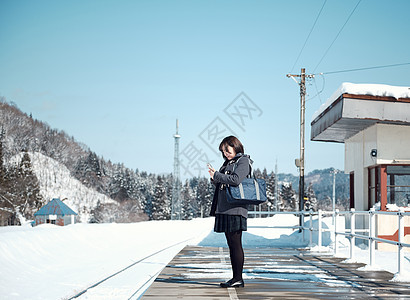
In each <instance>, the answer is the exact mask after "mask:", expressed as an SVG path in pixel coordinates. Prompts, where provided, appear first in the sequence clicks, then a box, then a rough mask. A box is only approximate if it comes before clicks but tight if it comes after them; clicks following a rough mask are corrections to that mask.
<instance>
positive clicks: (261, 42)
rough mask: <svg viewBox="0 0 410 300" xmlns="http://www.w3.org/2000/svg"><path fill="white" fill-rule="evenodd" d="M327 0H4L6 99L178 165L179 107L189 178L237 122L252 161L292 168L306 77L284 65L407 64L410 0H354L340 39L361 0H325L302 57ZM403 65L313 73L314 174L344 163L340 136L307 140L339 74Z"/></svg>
mask: <svg viewBox="0 0 410 300" xmlns="http://www.w3.org/2000/svg"><path fill="white" fill-rule="evenodd" d="M323 3H324V1H274V0H269V1H262V0H259V1H250V0H249V1H226V0H218V1H191V0H190V1H165V0H164V1H155V0H154V1H114V0H112V1H108V0H106V1H102V0H98V1H97V0H95V1H76V0H74V1H44V0H38V1H24V0H21V1H8V0H1V1H0V42H1V47H0V66H1V67H0V96H3V97H5V98H6V99H7V100H8V101H12V102H14V103H16V104H17V106H18V107H19V108H20V109H21V110H22V111H24V112H26V113H32V115H33V117H34V118H36V119H39V120H42V121H44V122H46V123H48V124H49V125H50V126H51V127H52V128H57V129H60V130H64V131H65V132H66V133H68V134H69V135H71V136H74V137H75V139H76V140H77V141H80V142H82V143H84V144H86V145H88V146H89V147H90V148H91V150H93V151H94V152H96V153H97V154H98V155H100V156H103V157H104V158H105V159H107V160H108V159H109V160H111V161H113V162H123V163H124V164H125V165H126V166H128V167H130V168H134V169H135V168H138V169H140V170H144V171H148V172H154V173H164V172H172V170H173V158H174V140H173V134H174V132H175V120H176V119H177V118H178V119H179V124H180V128H179V133H180V134H181V136H182V138H181V140H180V152H181V163H182V164H183V166H182V167H183V168H182V170H181V173H182V175H184V174H185V175H188V173H186V172H185V169H184V168H187V169H188V170H189V172H190V173H191V174H193V175H205V169H206V164H205V162H204V161H206V160H209V161H211V162H212V164H213V165H214V166H219V165H220V163H221V158H220V156H219V155H218V154H216V153H215V152H214V150H216V149H215V145H216V144H217V143H218V142H219V139H218V138H219V136H223V135H224V134H225V133H226V134H230V133H231V132H233V133H235V134H236V135H238V137H239V138H240V140H241V141H242V142H243V144H244V146H245V151H246V152H247V153H249V154H250V155H251V157H252V158H253V159H254V160H255V166H256V167H259V168H264V167H266V168H267V170H268V171H271V170H274V167H275V162H276V160H277V161H278V169H279V172H285V173H294V174H297V172H298V170H297V168H296V167H295V165H294V159H295V158H298V156H299V114H300V112H299V107H300V102H299V101H300V99H299V87H298V85H297V84H296V83H295V82H294V81H293V80H292V79H289V78H287V77H286V74H287V73H289V72H292V73H295V74H297V73H300V69H301V68H302V67H304V68H306V72H307V73H313V72H314V73H320V72H331V71H339V70H346V69H354V68H362V67H373V66H381V65H390V64H400V63H408V62H410V58H409V53H410V52H409V48H410V39H409V32H410V23H409V22H408V12H409V11H410V1H406V0H401V1H400V0H398V1H380V0H362V1H360V3H359V5H358V6H357V8H356V10H355V11H354V13H353V14H352V15H351V18H350V19H349V21H348V22H347V23H346V25H345V27H344V28H343V30H342V31H341V32H340V35H339V36H338V38H337V39H336V41H334V39H335V37H336V36H337V34H338V33H339V31H340V29H341V28H342V26H343V25H344V24H345V22H346V20H347V19H348V17H349V15H350V14H351V12H352V11H353V9H354V8H355V7H356V5H357V3H358V1H357V0H354V1H353V0H346V1H336V0H328V1H327V2H326V4H325V6H324V7H323V10H322V13H321V14H320V17H319V18H318V19H317V23H316V25H315V27H314V29H313V31H312V32H311V35H310V37H309V39H308V40H307V43H306V46H305V47H304V49H303V51H302V53H301V55H300V58H299V60H297V61H296V59H297V57H298V55H299V53H300V51H301V49H302V46H303V45H304V43H305V40H306V37H307V36H308V34H309V32H310V31H311V29H312V26H313V24H314V21H315V20H316V17H317V16H318V13H319V11H320V10H321V8H322V5H323ZM333 41H334V44H333V45H332V47H331V48H330V49H329V46H330V45H331V43H332V42H333ZM328 49H329V50H328ZM326 50H328V52H327V54H326V55H325V53H326ZM324 55H325V56H324ZM322 58H323V60H322ZM321 60H322V61H321ZM320 61H321V63H320V64H319V62H320ZM409 73H410V65H404V66H399V67H394V68H383V69H371V70H366V71H360V72H346V73H337V74H329V75H324V76H319V75H318V76H316V77H315V79H314V80H310V81H308V84H307V92H308V96H307V99H308V101H307V106H306V171H307V172H309V171H312V170H314V169H322V168H328V167H335V168H338V169H343V167H344V145H343V144H334V143H324V142H311V141H310V122H311V117H312V115H313V113H314V112H315V111H316V110H317V109H318V108H319V106H320V105H321V103H323V102H325V101H326V99H327V98H328V97H330V95H331V94H332V93H333V92H334V91H335V90H336V89H337V88H338V87H339V86H340V85H341V83H342V82H353V83H382V84H390V85H397V86H410V83H409ZM318 91H322V92H321V93H320V95H319V96H316V97H313V96H314V95H316V94H317V92H318ZM243 93H244V94H243ZM242 100H243V101H245V102H243V103H245V104H247V105H248V110H247V111H246V113H245V116H242V119H240V118H239V117H240V116H238V115H235V114H234V110H232V109H234V108H235V107H240V105H239V104H240V103H241V102H240V101H242ZM244 112H245V111H242V113H244ZM249 112H250V113H251V114H249ZM235 116H236V117H235ZM235 118H236V119H235ZM235 120H236V121H239V122H235ZM241 122H243V123H241ZM228 128H229V129H228ZM212 129H214V131H212ZM212 132H213V133H217V134H215V135H212V134H211V133H212ZM199 166H200V167H202V166H203V171H201V172H200V171H199V169H198V167H199Z"/></svg>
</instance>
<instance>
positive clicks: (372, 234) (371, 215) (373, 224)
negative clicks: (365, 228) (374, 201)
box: [369, 208, 376, 267]
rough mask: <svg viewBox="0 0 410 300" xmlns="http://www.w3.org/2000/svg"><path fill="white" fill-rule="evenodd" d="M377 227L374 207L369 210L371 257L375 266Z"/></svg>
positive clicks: (371, 264)
mask: <svg viewBox="0 0 410 300" xmlns="http://www.w3.org/2000/svg"><path fill="white" fill-rule="evenodd" d="M375 227H376V222H375V214H374V208H371V209H370V211H369V258H370V266H371V267H372V266H374V258H375V257H374V254H375V249H376V247H375V246H376V245H375V240H374V237H375Z"/></svg>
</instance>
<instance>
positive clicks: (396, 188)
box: [386, 166, 410, 207]
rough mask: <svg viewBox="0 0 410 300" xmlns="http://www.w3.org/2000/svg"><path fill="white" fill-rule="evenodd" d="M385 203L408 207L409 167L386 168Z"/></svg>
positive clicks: (409, 199)
mask: <svg viewBox="0 0 410 300" xmlns="http://www.w3.org/2000/svg"><path fill="white" fill-rule="evenodd" d="M386 170H387V203H389V204H396V205H397V206H400V207H406V206H410V166H387V168H386Z"/></svg>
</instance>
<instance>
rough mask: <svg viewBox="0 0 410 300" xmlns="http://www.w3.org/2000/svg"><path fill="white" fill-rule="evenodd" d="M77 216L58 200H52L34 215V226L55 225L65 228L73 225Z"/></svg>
mask: <svg viewBox="0 0 410 300" xmlns="http://www.w3.org/2000/svg"><path fill="white" fill-rule="evenodd" d="M77 215H78V214H77V213H76V212H74V211H73V210H72V209H71V208H69V207H68V206H67V205H66V204H64V203H63V201H61V200H60V199H59V198H54V199H53V200H51V201H50V202H48V203H47V204H46V205H44V206H43V207H42V208H40V210H39V211H38V212H36V213H35V214H34V222H35V224H34V225H35V226H37V225H40V224H46V223H48V224H56V225H59V226H65V225H69V224H74V223H75V216H77Z"/></svg>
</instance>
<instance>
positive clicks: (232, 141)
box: [219, 135, 244, 160]
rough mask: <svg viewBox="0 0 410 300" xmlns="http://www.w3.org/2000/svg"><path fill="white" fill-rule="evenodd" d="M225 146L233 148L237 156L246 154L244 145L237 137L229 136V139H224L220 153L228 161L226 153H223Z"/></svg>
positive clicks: (220, 145) (220, 146)
mask: <svg viewBox="0 0 410 300" xmlns="http://www.w3.org/2000/svg"><path fill="white" fill-rule="evenodd" d="M224 146H225V147H226V146H231V147H232V148H233V149H234V150H235V153H236V154H238V153H244V150H243V145H242V143H241V142H240V141H239V140H238V138H237V137H235V136H233V135H230V136H227V137H226V138H224V139H223V140H222V142H221V143H220V144H219V151H221V152H222V157H223V158H224V159H225V160H226V157H225V155H224V152H223V148H224Z"/></svg>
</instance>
